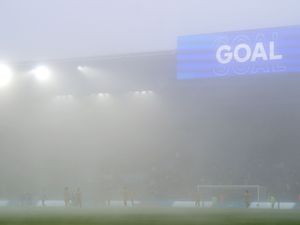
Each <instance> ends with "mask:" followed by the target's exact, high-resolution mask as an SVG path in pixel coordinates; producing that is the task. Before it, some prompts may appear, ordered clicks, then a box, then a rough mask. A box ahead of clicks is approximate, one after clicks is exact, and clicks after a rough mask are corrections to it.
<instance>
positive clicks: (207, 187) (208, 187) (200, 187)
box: [197, 185, 264, 202]
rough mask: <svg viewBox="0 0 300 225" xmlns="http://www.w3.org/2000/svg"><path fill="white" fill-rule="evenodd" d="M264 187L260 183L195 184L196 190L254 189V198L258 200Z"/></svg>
mask: <svg viewBox="0 0 300 225" xmlns="http://www.w3.org/2000/svg"><path fill="white" fill-rule="evenodd" d="M263 189H264V188H263V187H262V186H260V185H197V191H198V192H202V191H205V190H209V191H246V190H248V191H253V190H254V191H255V192H256V200H257V202H260V200H261V193H262V190H263Z"/></svg>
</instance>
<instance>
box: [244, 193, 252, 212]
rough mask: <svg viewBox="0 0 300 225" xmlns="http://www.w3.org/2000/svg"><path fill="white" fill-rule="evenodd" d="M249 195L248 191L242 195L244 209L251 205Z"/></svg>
mask: <svg viewBox="0 0 300 225" xmlns="http://www.w3.org/2000/svg"><path fill="white" fill-rule="evenodd" d="M250 199H251V194H250V193H249V191H248V190H246V191H245V193H244V201H245V206H246V208H249V207H250V203H251V200H250Z"/></svg>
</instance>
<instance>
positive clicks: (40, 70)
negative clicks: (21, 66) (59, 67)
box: [31, 66, 50, 82]
mask: <svg viewBox="0 0 300 225" xmlns="http://www.w3.org/2000/svg"><path fill="white" fill-rule="evenodd" d="M31 73H32V74H33V75H34V76H35V78H36V79H37V80H38V81H41V82H44V81H47V80H49V78H50V70H49V69H48V68H47V67H45V66H38V67H36V68H35V69H34V70H32V71H31Z"/></svg>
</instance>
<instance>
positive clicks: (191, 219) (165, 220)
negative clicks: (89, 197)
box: [0, 208, 300, 225]
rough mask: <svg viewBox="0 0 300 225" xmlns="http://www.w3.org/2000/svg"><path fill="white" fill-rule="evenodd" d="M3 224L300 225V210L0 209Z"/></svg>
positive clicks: (0, 220) (0, 222)
mask: <svg viewBox="0 0 300 225" xmlns="http://www.w3.org/2000/svg"><path fill="white" fill-rule="evenodd" d="M0 224H5V225H10V224H14V225H22V224H27V225H29V224H34V225H50V224H51V225H94V224H105V225H106V224H107V225H152V224H154V225H179V224H180V225H194V224H195V225H202V224H203V225H217V224H218V225H219V224H220V225H221V224H222V225H223V224H224V225H248V224H249V225H250V224H251V225H296V224H297V225H299V224H300V211H284V210H251V209H249V210H233V209H226V210H218V209H215V210H213V209H211V210H207V209H205V210H204V209H198V210H197V209H166V208H156V209H146V208H144V209H142V208H136V209H135V208H130V209H122V208H120V209H118V208H114V209H97V210H96V209H93V210H69V209H54V210H53V209H51V210H50V209H32V210H29V209H27V210H20V209H19V210H12V209H10V210H2V211H0Z"/></svg>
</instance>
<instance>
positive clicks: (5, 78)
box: [0, 64, 12, 87]
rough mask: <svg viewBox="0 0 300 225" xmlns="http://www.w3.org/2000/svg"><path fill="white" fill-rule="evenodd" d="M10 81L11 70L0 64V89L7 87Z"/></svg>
mask: <svg viewBox="0 0 300 225" xmlns="http://www.w3.org/2000/svg"><path fill="white" fill-rule="evenodd" d="M11 80H12V71H11V69H10V68H9V67H8V66H7V65H4V64H0V87H4V86H7V85H8V84H9V83H10V82H11Z"/></svg>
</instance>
